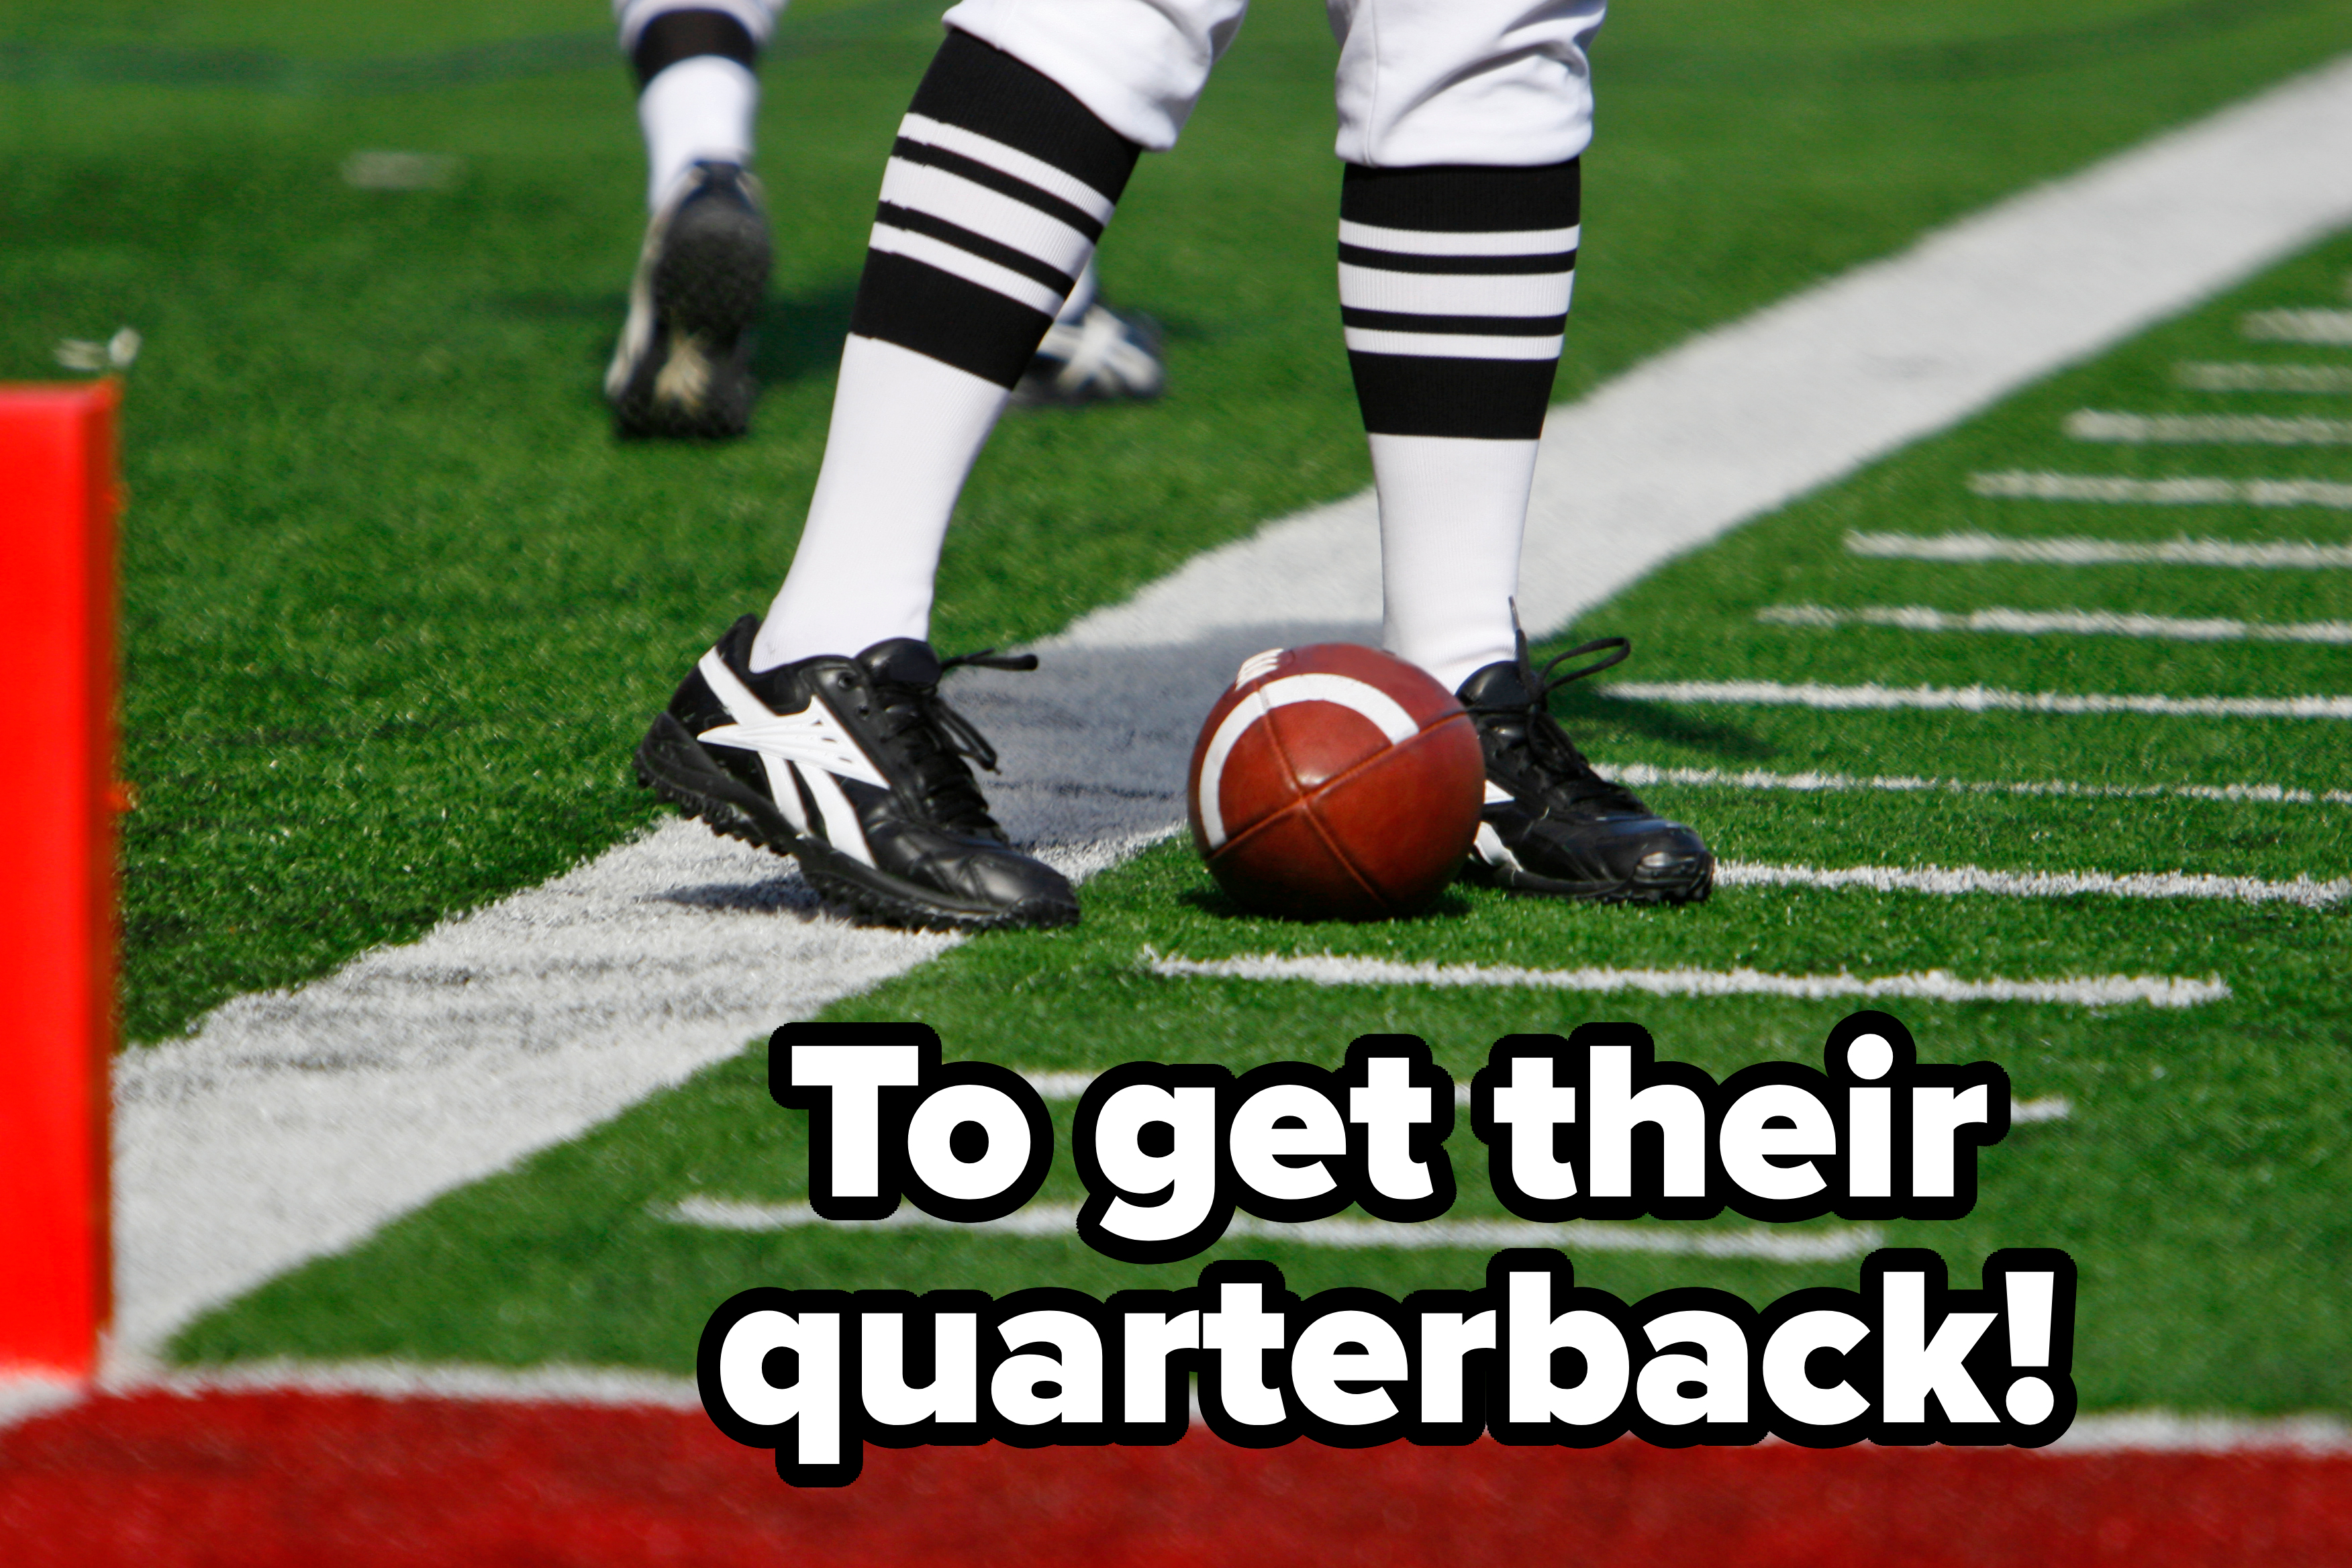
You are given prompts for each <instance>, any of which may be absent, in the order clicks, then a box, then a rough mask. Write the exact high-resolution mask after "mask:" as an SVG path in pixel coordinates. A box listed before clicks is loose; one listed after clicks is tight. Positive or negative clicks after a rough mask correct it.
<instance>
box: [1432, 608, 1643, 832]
mask: <svg viewBox="0 0 2352 1568" xmlns="http://www.w3.org/2000/svg"><path fill="white" fill-rule="evenodd" d="M1514 635H1515V637H1517V658H1518V668H1519V685H1520V686H1521V687H1522V688H1523V689H1525V690H1526V691H1527V693H1528V698H1527V700H1526V701H1525V702H1524V703H1516V702H1514V703H1480V704H1476V705H1475V706H1473V708H1472V709H1471V711H1472V712H1474V713H1492V714H1495V715H1496V716H1497V717H1503V718H1514V719H1517V720H1519V721H1520V730H1519V733H1520V735H1521V736H1522V737H1523V740H1522V741H1521V742H1520V743H1521V744H1524V745H1525V746H1526V747H1527V749H1528V752H1530V753H1531V754H1532V756H1533V758H1534V761H1535V763H1536V767H1537V769H1538V771H1539V772H1540V773H1542V775H1543V778H1544V784H1545V793H1546V794H1548V795H1549V794H1554V793H1557V794H1558V795H1560V796H1561V797H1562V799H1563V801H1564V802H1565V803H1566V804H1568V805H1588V804H1590V805H1603V806H1609V807H1614V808H1618V809H1623V810H1633V811H1639V810H1642V809H1643V805H1642V803H1641V802H1640V801H1639V800H1637V799H1636V798H1634V795H1633V792H1632V791H1630V790H1628V789H1626V788H1625V786H1624V785H1622V784H1612V783H1611V782H1610V781H1609V780H1608V779H1605V778H1603V777H1601V774H1600V773H1599V772H1597V771H1596V770H1595V769H1594V768H1593V766H1592V764H1591V763H1590V762H1588V761H1587V760H1586V759H1585V755H1584V753H1583V752H1580V751H1578V750H1577V749H1576V742H1573V741H1571V740H1570V739H1569V738H1568V731H1565V730H1563V729H1561V728H1560V727H1559V720H1557V719H1555V718H1553V717H1552V715H1551V694H1552V693H1553V692H1555V691H1558V690H1559V689H1560V688H1561V687H1563V686H1567V685H1569V684H1570V683H1571V682H1574V681H1579V680H1582V679H1584V678H1585V677H1586V676H1589V675H1598V674H1600V673H1601V671H1602V670H1604V669H1611V668H1615V667H1616V666H1618V665H1621V664H1622V663H1624V662H1625V661H1626V660H1627V659H1629V658H1633V641H1632V639H1630V638H1627V637H1595V638H1594V639H1593V640H1592V641H1591V642H1585V643H1579V644H1577V645H1576V646H1575V647H1572V648H1570V649H1568V650H1567V651H1566V652H1564V653H1560V654H1556V655H1554V656H1553V657H1552V658H1549V659H1547V660H1545V661H1544V664H1543V667H1542V668H1540V669H1538V668H1536V663H1535V660H1534V658H1532V657H1531V656H1530V654H1529V652H1528V634H1527V633H1525V632H1524V631H1517V630H1516V629H1515V631H1514ZM1591 654H1600V655H1601V656H1602V657H1601V658H1596V659H1594V660H1593V661H1592V662H1591V664H1587V665H1582V666H1580V667H1578V668H1574V669H1571V670H1570V671H1568V672H1567V673H1566V674H1564V675H1555V674H1553V673H1552V672H1553V671H1554V670H1557V669H1559V667H1560V666H1561V665H1563V664H1566V663H1568V662H1569V661H1570V660H1571V659H1578V658H1585V657H1586V656H1588V655H1591Z"/></svg>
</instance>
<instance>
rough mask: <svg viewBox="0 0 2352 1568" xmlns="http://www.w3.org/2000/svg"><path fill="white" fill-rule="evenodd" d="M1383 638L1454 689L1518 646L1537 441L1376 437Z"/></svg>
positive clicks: (1396, 651) (1374, 471)
mask: <svg viewBox="0 0 2352 1568" xmlns="http://www.w3.org/2000/svg"><path fill="white" fill-rule="evenodd" d="M1370 440H1371V445H1372V477H1373V481H1374V483H1375V485H1376V486H1377V488H1378V489H1379V491H1380V498H1381V600H1382V606H1383V612H1384V616H1383V621H1384V624H1383V626H1382V628H1381V640H1382V642H1383V643H1384V644H1385V645H1386V646H1387V647H1388V650H1389V651H1390V652H1391V653H1393V654H1395V655H1396V656H1397V657H1398V658H1402V659H1405V660H1407V661H1409V662H1411V663H1413V664H1417V665H1419V666H1420V667H1421V668H1423V669H1425V670H1427V671H1429V673H1430V674H1431V675H1433V676H1435V677H1436V678H1437V682H1438V684H1439V685H1441V686H1443V687H1444V688H1445V689H1446V690H1448V691H1453V690H1456V689H1459V688H1460V687H1461V685H1462V683H1463V682H1464V681H1465V680H1467V679H1470V677H1471V676H1473V675H1475V674H1476V673H1477V672H1478V671H1479V670H1481V669H1483V668H1486V666H1488V665H1490V664H1493V663H1495V662H1496V660H1498V659H1506V658H1511V657H1512V656H1513V654H1514V653H1515V652H1516V643H1515V640H1514V638H1513V636H1512V625H1511V597H1512V595H1515V594H1516V593H1517V592H1518V581H1519V541H1520V538H1521V536H1522V535H1524V534H1525V533H1526V531H1527V524H1528V490H1529V489H1530V488H1531V487H1532V486H1533V485H1534V483H1535V475H1536V443H1534V442H1533V441H1483V440H1466V439H1461V438H1458V437H1450V436H1374V437H1370Z"/></svg>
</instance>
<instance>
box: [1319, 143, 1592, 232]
mask: <svg viewBox="0 0 2352 1568" xmlns="http://www.w3.org/2000/svg"><path fill="white" fill-rule="evenodd" d="M1579 203H1580V173H1579V167H1578V160H1576V159H1574V158H1570V160H1569V161H1568V162H1567V163H1547V164H1544V165H1542V166H1540V167H1538V168H1533V169H1498V168H1493V167H1489V166H1485V165H1479V164H1470V163H1439V164H1433V165H1431V166H1429V167H1427V168H1421V169H1367V168H1365V167H1363V166H1362V165H1361V164H1358V163H1349V164H1348V165H1347V173H1346V174H1345V175H1344V176H1343V177H1342V179H1341V181H1340V184H1339V216H1341V217H1343V218H1346V219H1348V220H1349V221H1350V222H1352V223H1369V224H1372V225H1375V226H1379V227H1381V228H1417V229H1423V230H1425V231H1430V232H1433V233H1438V234H1492V233H1497V232H1500V231H1502V230H1505V229H1514V228H1566V227H1568V226H1569V225H1570V224H1572V223H1574V222H1576V221H1577V210H1578V206H1579Z"/></svg>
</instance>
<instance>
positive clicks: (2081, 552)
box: [1845, 533, 2352, 571]
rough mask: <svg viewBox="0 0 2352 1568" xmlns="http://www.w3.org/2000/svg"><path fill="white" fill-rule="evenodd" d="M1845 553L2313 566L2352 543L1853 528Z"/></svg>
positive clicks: (2342, 555) (2346, 557)
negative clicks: (2052, 536)
mask: <svg viewBox="0 0 2352 1568" xmlns="http://www.w3.org/2000/svg"><path fill="white" fill-rule="evenodd" d="M1845 548H1846V553H1847V554H1849V555H1868V556H1873V557H1875V558H1877V559H1880V560H1893V561H1950V562H1962V563H1976V562H1982V561H2015V562H2021V563H2026V564H2028V565H2033V566H2246V567H2253V568H2257V569H2261V570H2268V571H2313V570H2318V569H2322V568H2326V567H2334V566H2352V544H2313V543H2310V542H2306V541H2303V540H2287V541H2284V542H2278V543H2251V544H2250V543H2241V542H2238V541H2237V540H2233V539H2190V538H2188V537H2186V536H2183V537H2180V538H2178V539H2166V540H2159V541H2157V542H2153V543H2142V542H2139V541H2137V540H2130V539H2021V538H2017V537H2015V536H2011V535H2003V534H1998V533H1849V534H1847V535H1846V536H1845Z"/></svg>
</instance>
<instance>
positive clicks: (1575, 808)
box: [1456, 634, 1715, 904]
mask: <svg viewBox="0 0 2352 1568" xmlns="http://www.w3.org/2000/svg"><path fill="white" fill-rule="evenodd" d="M1608 649H1614V650H1615V654H1614V657H1613V658H1604V659H1602V660H1601V661H1600V662H1599V663H1597V664H1591V665H1587V666H1585V667H1584V668H1581V669H1575V670H1570V672H1569V673H1568V674H1566V675H1563V676H1559V677H1558V678H1554V677H1553V676H1552V673H1551V672H1552V671H1553V670H1554V669H1556V668H1559V666H1560V664H1561V663H1563V662H1564V661H1566V660H1568V659H1571V658H1580V657H1582V656H1583V655H1585V654H1589V653H1600V652H1602V651H1604V650H1608ZM1632 652H1633V645H1632V644H1631V643H1629V642H1627V641H1626V640H1625V639H1624V638H1623V637H1603V638H1601V640H1600V641H1598V642H1589V643H1585V644H1584V645H1582V646H1581V647H1572V648H1570V649H1569V650H1568V651H1567V652H1566V653H1564V654H1561V655H1560V656H1559V658H1555V659H1553V660H1552V661H1551V662H1550V663H1549V664H1547V665H1545V666H1544V667H1543V668H1542V670H1541V671H1540V672H1538V670H1537V669H1536V668H1535V664H1534V661H1533V660H1531V659H1530V658H1528V639H1527V637H1526V636H1525V635H1524V634H1522V635H1521V637H1519V653H1518V657H1517V658H1515V659H1506V660H1503V661H1501V662H1499V663H1496V664H1490V665H1488V666H1486V668H1484V669H1482V670H1480V671H1478V673H1476V674H1475V675H1473V676H1472V677H1471V678H1470V679H1467V680H1465V681H1464V682H1463V683H1462V689H1461V690H1460V691H1459V692H1457V693H1456V695H1457V696H1459V697H1460V698H1461V700H1462V706H1463V707H1465V708H1466V709H1468V710H1470V719H1471V722H1473V723H1474V724H1475V725H1476V726H1477V727H1478V743H1479V745H1480V746H1481V747H1482V748H1484V750H1485V751H1486V810H1485V812H1484V813H1482V814H1481V820H1480V822H1479V825H1478V837H1477V842H1476V844H1475V846H1474V847H1472V849H1471V851H1470V860H1469V863H1468V865H1467V867H1466V868H1465V871H1464V875H1465V876H1466V877H1467V878H1469V879H1471V880H1473V881H1477V882H1485V883H1487V884H1489V885H1491V886H1494V887H1498V888H1508V889H1512V890H1513V891H1515V892H1522V893H1548V894H1550V895H1551V896H1552V897H1554V898H1562V899H1585V900H1591V901H1592V902H1594V903H1602V904H1686V903H1696V902H1697V901H1699V900H1702V899H1705V898H1706V896H1707V894H1708V892H1709V891H1711V890H1712V889H1713V888H1714V886H1715V857H1714V856H1713V855H1712V854H1711V853H1709V852H1708V850H1707V847H1706V843H1705V842H1704V841H1702V840H1701V839H1700V837H1699V836H1698V835H1697V834H1696V833H1694V832H1692V831H1691V830H1690V829H1689V828H1687V827H1685V826H1683V825H1682V824H1681V823H1679V822H1669V821H1667V820H1666V819H1665V818H1664V817H1662V816H1659V815H1658V814H1657V813H1656V812H1654V811H1652V810H1651V809H1650V808H1649V807H1648V806H1646V805H1643V804H1642V803H1641V801H1640V800H1639V799H1637V798H1636V797H1635V796H1634V795H1633V792H1632V791H1631V790H1628V789H1626V788H1625V787H1624V786H1623V785H1622V784H1612V783H1610V782H1609V781H1608V780H1607V779H1605V778H1602V777H1601V775H1600V774H1599V773H1595V772H1594V771H1593V768H1592V764H1591V763H1589V762H1586V761H1585V760H1584V753H1583V752H1580V751H1578V750H1577V749H1576V743H1575V742H1572V741H1570V739H1569V738H1568V733H1567V731H1564V730H1562V729H1561V728H1560V727H1559V720H1557V719H1554V718H1553V717H1552V716H1551V711H1550V708H1549V701H1550V698H1551V694H1552V693H1553V692H1554V691H1556V690H1558V689H1559V688H1560V687H1563V686H1565V685H1567V684H1568V683H1569V682H1570V681H1571V680H1580V679H1583V678H1584V677H1585V676H1588V675H1591V674H1594V673H1596V672H1598V671H1600V670H1603V669H1607V668H1609V667H1610V666H1612V665H1613V664H1617V663H1619V662H1621V661H1622V660H1623V659H1624V658H1626V657H1627V656H1628V655H1629V654H1631V653H1632Z"/></svg>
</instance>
